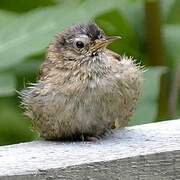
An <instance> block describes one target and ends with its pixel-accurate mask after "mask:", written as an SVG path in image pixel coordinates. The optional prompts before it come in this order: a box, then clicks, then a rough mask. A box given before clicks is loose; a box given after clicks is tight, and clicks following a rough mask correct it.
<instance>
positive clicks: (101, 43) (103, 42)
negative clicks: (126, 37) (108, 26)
mask: <svg viewBox="0 0 180 180" xmlns="http://www.w3.org/2000/svg"><path fill="white" fill-rule="evenodd" d="M118 39H121V37H120V36H109V37H106V38H104V39H97V40H95V43H94V44H92V45H91V47H90V51H92V52H95V51H97V50H98V49H102V48H104V47H106V46H107V45H108V44H110V43H112V42H113V41H115V40H118Z"/></svg>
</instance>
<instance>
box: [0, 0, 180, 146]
mask: <svg viewBox="0 0 180 180" xmlns="http://www.w3.org/2000/svg"><path fill="white" fill-rule="evenodd" d="M145 2H146V1H142V0H136V1H134V0H121V1H119V0H111V1H109V0H98V1H94V0H73V1H72V0H46V1H44V0H36V1H34V0H28V1H26V2H25V1H24V0H16V1H12V0H1V3H0V27H1V28H0V144H10V143H16V142H21V141H30V140H32V139H34V138H37V135H36V134H35V133H33V132H32V131H31V130H30V126H31V125H30V123H29V121H28V120H27V119H26V118H25V117H24V115H23V114H22V111H21V108H20V107H19V104H20V103H19V99H18V98H17V93H16V90H18V91H19V90H21V89H23V88H24V87H25V86H27V83H30V82H35V81H36V75H37V72H38V69H39V65H40V64H41V62H42V60H43V58H44V52H45V48H46V47H47V45H48V43H49V42H50V40H51V39H52V37H53V36H54V34H55V33H57V32H59V31H62V30H63V29H64V28H66V27H67V26H69V25H72V24H75V23H80V22H87V21H90V20H95V21H96V22H97V23H98V24H99V25H100V27H102V28H103V29H104V31H105V33H106V34H108V35H120V36H122V40H121V41H119V42H115V43H114V44H112V45H111V46H110V47H109V48H111V49H112V50H114V51H116V52H118V53H120V54H126V55H129V56H133V57H135V58H136V59H137V60H138V61H141V62H142V64H148V57H147V56H148V54H147V50H146V39H147V37H146V32H145V31H146V30H145V28H144V24H145V23H146V20H145V15H144V14H145V13H144V3H145ZM160 5H161V6H160V7H161V12H162V20H163V29H162V33H163V34H162V36H163V41H164V47H165V55H166V59H167V68H165V69H164V68H162V67H157V68H154V67H151V68H148V69H149V70H148V71H147V72H146V73H145V78H144V79H145V85H144V94H143V96H142V98H141V100H140V102H139V105H138V108H137V111H136V113H135V114H134V116H133V118H132V120H131V121H130V123H129V125H135V124H143V123H149V122H154V121H155V120H156V115H157V112H158V98H159V90H160V77H161V75H162V74H163V73H164V72H165V71H169V70H171V68H172V69H175V68H176V66H177V65H178V64H179V58H180V45H179V42H180V36H179V34H180V27H179V22H180V21H179V19H180V17H179V11H180V6H179V1H178V0H161V4H160Z"/></svg>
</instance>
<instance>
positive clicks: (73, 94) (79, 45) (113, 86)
mask: <svg viewBox="0 0 180 180" xmlns="http://www.w3.org/2000/svg"><path fill="white" fill-rule="evenodd" d="M116 39H118V37H117V36H110V37H107V36H105V35H104V33H103V31H102V30H101V29H100V28H99V27H98V26H97V25H96V24H95V23H87V24H78V25H75V26H72V27H70V28H67V29H65V30H64V31H63V32H61V33H58V34H57V35H56V36H55V38H54V39H53V40H52V42H51V43H50V45H49V48H48V50H47V54H46V59H45V61H44V63H43V64H42V65H41V68H40V74H39V80H38V82H37V83H36V84H33V85H32V86H31V87H29V88H27V89H25V90H23V91H22V93H21V98H22V105H23V106H24V108H25V113H26V115H27V116H29V117H30V118H31V119H32V124H33V127H34V128H35V129H36V130H37V131H38V132H39V133H40V135H41V137H43V138H45V139H48V140H61V139H69V138H70V139H76V138H80V139H84V140H92V139H93V138H97V137H99V136H102V135H104V134H105V133H106V132H108V131H109V130H111V128H112V126H114V124H115V126H116V127H118V128H119V127H124V126H126V125H127V123H128V120H129V118H130V117H131V115H132V113H133V111H134V109H135V108H136V104H137V100H138V98H139V96H140V94H141V91H142V84H143V78H142V74H143V71H142V68H141V67H140V66H139V65H137V64H136V63H135V61H134V60H133V59H132V58H128V57H126V56H120V55H118V54H116V53H114V52H112V51H110V50H108V49H106V47H107V45H108V44H109V43H111V42H113V41H114V40H116Z"/></svg>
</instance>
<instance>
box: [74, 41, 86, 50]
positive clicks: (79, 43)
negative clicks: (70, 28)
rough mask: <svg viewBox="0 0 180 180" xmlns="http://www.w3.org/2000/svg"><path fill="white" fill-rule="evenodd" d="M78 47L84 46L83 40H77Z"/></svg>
mask: <svg viewBox="0 0 180 180" xmlns="http://www.w3.org/2000/svg"><path fill="white" fill-rule="evenodd" d="M76 47H77V48H78V49H81V48H83V47H84V43H83V42H82V41H77V42H76Z"/></svg>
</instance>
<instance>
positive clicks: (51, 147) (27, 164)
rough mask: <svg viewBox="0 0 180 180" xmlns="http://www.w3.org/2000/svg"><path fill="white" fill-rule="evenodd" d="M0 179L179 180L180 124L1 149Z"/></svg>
mask: <svg viewBox="0 0 180 180" xmlns="http://www.w3.org/2000/svg"><path fill="white" fill-rule="evenodd" d="M0 179H2V180H11V179H14V180H21V179H33V180H34V179H39V180H44V179H72V180H86V179H90V180H94V179H102V180H111V179H112V180H113V179H122V180H131V179H132V180H146V179H147V180H156V179H157V180H161V179H162V180H166V179H167V180H171V179H172V180H180V120H173V121H166V122H161V123H153V124H146V125H140V126H134V127H129V128H125V129H122V130H117V131H115V132H114V134H113V135H111V136H108V137H106V138H105V139H103V140H100V141H97V142H52V141H34V142H29V143H21V144H16V145H9V146H1V147H0Z"/></svg>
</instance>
